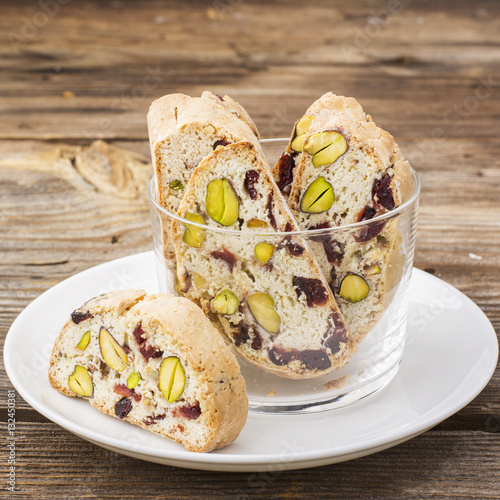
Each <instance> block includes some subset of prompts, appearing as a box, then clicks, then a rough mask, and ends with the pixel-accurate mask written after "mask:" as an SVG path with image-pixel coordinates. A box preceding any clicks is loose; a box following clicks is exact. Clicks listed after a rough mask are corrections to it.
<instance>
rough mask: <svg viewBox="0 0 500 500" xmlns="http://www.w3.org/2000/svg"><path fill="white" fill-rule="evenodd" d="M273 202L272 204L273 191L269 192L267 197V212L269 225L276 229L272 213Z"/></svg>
mask: <svg viewBox="0 0 500 500" xmlns="http://www.w3.org/2000/svg"><path fill="white" fill-rule="evenodd" d="M273 204H274V198H273V193H269V196H268V197H267V205H266V208H267V213H268V215H269V221H270V222H271V226H273V228H274V229H277V226H276V219H275V218H274V214H273Z"/></svg>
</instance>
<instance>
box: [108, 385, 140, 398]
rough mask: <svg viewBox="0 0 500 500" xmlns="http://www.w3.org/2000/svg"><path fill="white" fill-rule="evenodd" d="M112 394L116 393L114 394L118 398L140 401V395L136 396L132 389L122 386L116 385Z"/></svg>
mask: <svg viewBox="0 0 500 500" xmlns="http://www.w3.org/2000/svg"><path fill="white" fill-rule="evenodd" d="M114 392H116V394H119V395H120V396H127V397H131V398H133V399H134V401H140V400H141V395H140V394H137V392H135V390H134V389H129V388H128V387H127V386H126V385H124V384H118V385H117V386H116V387H115V388H114Z"/></svg>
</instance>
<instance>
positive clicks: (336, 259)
mask: <svg viewBox="0 0 500 500" xmlns="http://www.w3.org/2000/svg"><path fill="white" fill-rule="evenodd" d="M323 248H324V250H325V254H326V259H327V260H328V262H329V263H330V264H333V265H334V266H339V265H340V263H341V262H342V258H343V257H344V248H345V245H344V244H343V243H339V242H338V241H337V240H333V239H329V240H327V241H323Z"/></svg>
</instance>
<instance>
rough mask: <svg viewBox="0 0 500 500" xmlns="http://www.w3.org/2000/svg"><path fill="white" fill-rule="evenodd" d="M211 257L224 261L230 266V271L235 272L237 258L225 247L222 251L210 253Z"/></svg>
mask: <svg viewBox="0 0 500 500" xmlns="http://www.w3.org/2000/svg"><path fill="white" fill-rule="evenodd" d="M210 255H211V256H212V257H213V258H214V259H220V260H223V261H224V262H225V263H226V264H227V265H228V266H229V269H230V271H231V272H232V271H233V267H234V266H235V265H236V257H235V255H234V254H232V253H231V252H230V251H229V250H228V249H227V248H226V247H224V246H223V247H222V250H214V251H213V252H210Z"/></svg>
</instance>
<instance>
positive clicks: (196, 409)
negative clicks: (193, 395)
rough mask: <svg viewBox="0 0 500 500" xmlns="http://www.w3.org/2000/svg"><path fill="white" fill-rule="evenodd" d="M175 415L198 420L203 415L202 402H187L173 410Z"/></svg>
mask: <svg viewBox="0 0 500 500" xmlns="http://www.w3.org/2000/svg"><path fill="white" fill-rule="evenodd" d="M173 415H174V417H177V418H179V417H184V418H187V419H188V420H196V419H197V418H199V416H200V415H201V408H200V403H198V401H197V402H196V403H193V404H186V405H184V406H181V407H180V408H175V409H174V411H173Z"/></svg>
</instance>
